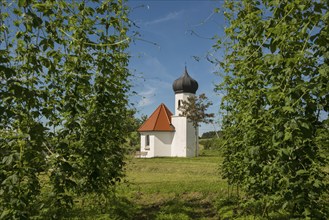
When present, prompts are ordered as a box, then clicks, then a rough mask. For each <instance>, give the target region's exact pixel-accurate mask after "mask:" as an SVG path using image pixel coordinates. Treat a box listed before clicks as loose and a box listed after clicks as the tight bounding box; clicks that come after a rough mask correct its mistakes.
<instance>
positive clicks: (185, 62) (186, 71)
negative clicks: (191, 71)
mask: <svg viewBox="0 0 329 220" xmlns="http://www.w3.org/2000/svg"><path fill="white" fill-rule="evenodd" d="M185 72H186V73H187V67H186V61H185Z"/></svg>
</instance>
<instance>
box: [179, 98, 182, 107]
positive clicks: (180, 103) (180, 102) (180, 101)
mask: <svg viewBox="0 0 329 220" xmlns="http://www.w3.org/2000/svg"><path fill="white" fill-rule="evenodd" d="M181 105H182V100H178V108H180V107H181Z"/></svg>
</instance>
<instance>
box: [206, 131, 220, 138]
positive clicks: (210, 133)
mask: <svg viewBox="0 0 329 220" xmlns="http://www.w3.org/2000/svg"><path fill="white" fill-rule="evenodd" d="M214 137H217V138H219V137H221V131H208V132H204V133H203V134H202V136H201V138H214Z"/></svg>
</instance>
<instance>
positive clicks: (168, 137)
mask: <svg viewBox="0 0 329 220" xmlns="http://www.w3.org/2000/svg"><path fill="white" fill-rule="evenodd" d="M153 133H154V156H155V157H170V156H171V144H172V141H173V136H174V132H161V131H160V132H153Z"/></svg>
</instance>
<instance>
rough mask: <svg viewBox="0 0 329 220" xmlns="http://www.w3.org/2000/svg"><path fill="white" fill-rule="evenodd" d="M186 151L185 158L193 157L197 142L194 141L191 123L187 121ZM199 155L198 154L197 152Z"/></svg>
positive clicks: (193, 129)
mask: <svg viewBox="0 0 329 220" xmlns="http://www.w3.org/2000/svg"><path fill="white" fill-rule="evenodd" d="M186 130H187V137H188V139H187V151H186V156H187V157H195V154H196V151H195V149H196V146H197V145H198V140H197V142H196V141H195V140H196V139H195V128H194V127H193V124H192V122H190V121H188V122H187V129H186ZM197 137H198V138H199V133H198V129H197ZM198 151H199V150H198ZM198 154H199V152H198Z"/></svg>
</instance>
